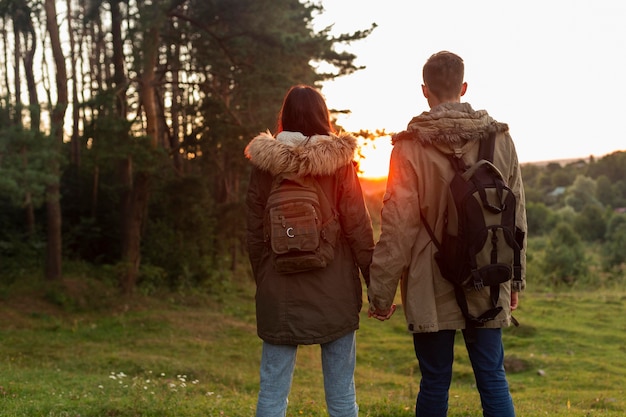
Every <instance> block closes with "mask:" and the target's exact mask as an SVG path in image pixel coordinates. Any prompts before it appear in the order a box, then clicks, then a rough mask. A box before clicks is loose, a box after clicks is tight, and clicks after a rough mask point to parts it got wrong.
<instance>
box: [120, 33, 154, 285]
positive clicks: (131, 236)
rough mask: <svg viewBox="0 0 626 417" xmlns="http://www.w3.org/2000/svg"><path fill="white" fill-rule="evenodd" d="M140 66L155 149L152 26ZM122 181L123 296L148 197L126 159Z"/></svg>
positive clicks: (143, 179)
mask: <svg viewBox="0 0 626 417" xmlns="http://www.w3.org/2000/svg"><path fill="white" fill-rule="evenodd" d="M144 35H145V36H144V41H143V48H142V51H143V61H142V62H143V66H142V72H141V75H140V77H139V90H140V91H139V94H140V97H141V104H142V106H143V111H144V115H145V119H146V135H147V136H148V137H149V138H150V146H151V147H152V148H156V147H157V146H158V144H159V139H160V137H161V135H160V132H159V120H158V112H157V108H158V106H157V103H156V97H157V94H156V91H155V90H156V74H155V68H156V65H157V57H158V45H159V31H158V29H157V28H156V27H154V26H152V27H150V28H149V29H148V30H146V32H145V33H144ZM125 169H126V170H125V172H124V173H123V176H124V178H125V179H126V181H127V195H126V197H125V198H124V203H123V204H124V207H123V210H124V211H123V215H124V222H123V227H124V231H123V242H122V250H123V253H122V261H123V262H124V264H125V266H126V270H125V273H124V275H123V276H122V281H121V287H122V289H123V290H124V292H125V294H127V295H129V294H131V293H132V292H133V291H134V288H135V285H136V283H137V278H138V276H139V266H140V260H141V232H142V229H143V220H144V217H145V213H146V210H147V207H148V200H149V197H150V174H149V173H148V172H146V171H145V170H140V171H139V172H138V173H136V174H135V173H134V172H133V164H132V159H131V158H130V157H129V160H128V161H127V163H126V165H125Z"/></svg>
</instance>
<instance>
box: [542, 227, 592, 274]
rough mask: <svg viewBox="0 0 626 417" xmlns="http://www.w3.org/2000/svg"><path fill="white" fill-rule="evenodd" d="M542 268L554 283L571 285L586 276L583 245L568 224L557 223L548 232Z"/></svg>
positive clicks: (586, 266)
mask: <svg viewBox="0 0 626 417" xmlns="http://www.w3.org/2000/svg"><path fill="white" fill-rule="evenodd" d="M544 269H545V271H546V273H547V274H548V275H549V276H550V279H551V281H552V283H553V284H554V285H559V284H568V285H572V284H574V283H575V282H576V281H578V280H580V279H581V278H584V277H585V276H587V274H588V265H587V259H586V256H585V250H584V246H583V245H582V243H581V240H580V237H579V236H578V235H577V234H576V232H575V231H574V229H573V227H572V226H571V225H570V224H568V223H559V224H558V225H557V226H556V228H555V229H554V230H553V231H552V233H550V239H549V245H548V247H547V248H546V255H545V258H544Z"/></svg>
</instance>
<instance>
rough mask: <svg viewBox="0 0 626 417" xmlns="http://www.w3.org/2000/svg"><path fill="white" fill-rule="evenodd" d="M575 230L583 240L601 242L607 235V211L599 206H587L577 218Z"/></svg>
mask: <svg viewBox="0 0 626 417" xmlns="http://www.w3.org/2000/svg"><path fill="white" fill-rule="evenodd" d="M574 228H575V230H577V231H578V234H579V235H580V237H581V238H582V239H583V240H586V241H588V242H593V241H600V240H603V239H604V236H605V235H606V216H605V210H603V209H602V207H601V206H600V205H599V204H593V203H592V204H587V205H585V206H584V207H583V209H582V211H581V212H580V213H579V214H578V215H577V216H576V220H575V221H574Z"/></svg>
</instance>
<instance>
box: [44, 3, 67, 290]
mask: <svg viewBox="0 0 626 417" xmlns="http://www.w3.org/2000/svg"><path fill="white" fill-rule="evenodd" d="M44 8H45V11H46V26H47V28H48V35H49V37H50V46H51V49H52V56H53V58H54V63H55V69H56V71H55V73H56V77H55V88H56V94H57V98H56V104H53V103H50V104H51V107H52V114H51V117H50V140H51V141H52V146H51V150H52V155H51V158H50V161H49V165H48V168H49V170H50V173H51V174H52V177H51V181H50V182H49V183H48V186H47V187H46V209H47V222H46V226H47V230H48V233H47V236H48V239H47V246H46V248H47V250H46V278H48V279H50V280H58V279H60V278H61V263H62V261H61V259H62V248H63V246H62V236H61V224H62V217H61V193H60V178H61V167H60V164H61V146H62V144H63V123H64V118H65V111H66V109H67V105H68V92H67V70H66V67H65V56H64V54H63V50H62V48H61V36H60V34H59V24H58V22H57V20H56V19H57V10H56V4H55V1H54V0H45V3H44Z"/></svg>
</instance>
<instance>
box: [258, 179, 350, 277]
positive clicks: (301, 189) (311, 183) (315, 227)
mask: <svg viewBox="0 0 626 417" xmlns="http://www.w3.org/2000/svg"><path fill="white" fill-rule="evenodd" d="M340 229H341V227H340V225H339V220H338V216H337V213H336V210H334V209H333V208H332V207H331V205H330V203H329V202H328V198H327V197H326V194H325V193H324V191H323V190H322V189H321V187H320V185H319V184H318V182H317V180H316V179H315V178H314V177H312V176H304V177H298V176H296V175H295V174H291V173H283V174H279V175H277V176H276V177H275V178H274V181H273V183H272V188H271V190H270V194H269V197H268V199H267V204H266V205H265V222H264V230H265V240H266V242H268V243H269V246H270V248H271V251H272V258H273V263H274V267H275V269H276V271H278V272H280V273H284V274H292V273H297V272H303V271H310V270H313V269H319V268H325V267H326V266H328V264H329V263H330V262H332V260H333V258H334V256H335V244H336V242H337V239H338V237H339V232H340Z"/></svg>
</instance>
